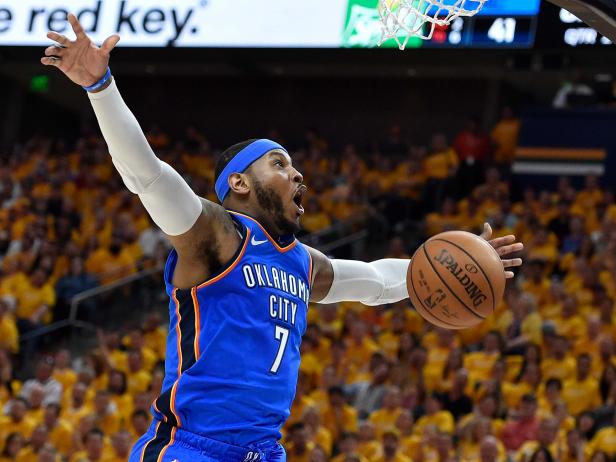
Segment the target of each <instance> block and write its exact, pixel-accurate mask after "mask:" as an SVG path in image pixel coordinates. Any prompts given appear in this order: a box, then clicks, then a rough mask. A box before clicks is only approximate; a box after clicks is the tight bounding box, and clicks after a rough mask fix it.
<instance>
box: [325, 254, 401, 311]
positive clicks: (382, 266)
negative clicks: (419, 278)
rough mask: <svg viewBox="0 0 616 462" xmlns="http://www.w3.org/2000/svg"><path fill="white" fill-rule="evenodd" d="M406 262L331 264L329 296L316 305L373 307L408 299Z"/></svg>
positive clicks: (337, 262) (385, 260)
mask: <svg viewBox="0 0 616 462" xmlns="http://www.w3.org/2000/svg"><path fill="white" fill-rule="evenodd" d="M410 262H411V261H410V260H403V259H396V258H387V259H384V260H377V261H373V262H372V263H365V262H363V261H354V260H331V263H332V267H333V269H334V280H333V282H332V286H331V287H330V289H329V293H328V294H327V295H326V296H325V298H324V299H323V300H321V301H320V302H319V303H324V304H325V303H337V302H342V301H350V302H361V303H363V304H364V305H370V306H376V305H384V304H386V303H395V302H399V301H400V300H404V299H405V298H408V296H409V293H408V291H407V288H406V272H407V270H408V267H409V263H410Z"/></svg>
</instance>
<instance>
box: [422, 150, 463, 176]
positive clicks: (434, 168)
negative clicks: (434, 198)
mask: <svg viewBox="0 0 616 462" xmlns="http://www.w3.org/2000/svg"><path fill="white" fill-rule="evenodd" d="M458 164H459V160H458V156H457V155H456V152H455V151H454V150H453V149H451V148H449V149H447V150H445V151H442V152H436V153H433V154H430V155H428V156H426V158H425V159H424V162H423V170H424V174H425V176H426V178H428V179H430V178H434V179H437V180H444V179H446V178H448V177H449V176H450V173H449V172H450V171H451V169H454V168H457V167H458Z"/></svg>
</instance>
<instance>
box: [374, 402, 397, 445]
mask: <svg viewBox="0 0 616 462" xmlns="http://www.w3.org/2000/svg"><path fill="white" fill-rule="evenodd" d="M402 411H403V410H402V409H401V408H397V409H386V408H381V409H379V410H377V411H374V412H373V413H372V414H371V415H370V417H369V418H368V420H369V421H370V422H372V423H373V424H374V428H375V430H376V434H377V437H378V438H380V437H381V436H382V435H383V432H384V431H385V430H387V429H388V428H391V427H395V426H396V420H397V419H398V417H399V416H400V414H401V413H402Z"/></svg>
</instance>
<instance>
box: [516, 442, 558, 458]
mask: <svg viewBox="0 0 616 462" xmlns="http://www.w3.org/2000/svg"><path fill="white" fill-rule="evenodd" d="M537 449H539V442H538V441H527V442H525V443H524V444H522V446H520V448H519V449H518V451H517V452H516V455H515V462H529V461H530V459H531V457H532V456H533V454H534V453H535V451H536V450H537ZM547 450H548V451H550V454H551V455H552V458H553V460H558V459H557V456H558V454H559V453H560V452H561V451H564V450H565V448H564V447H560V448H559V442H558V441H555V442H554V443H552V444H550V446H549V447H548V448H547Z"/></svg>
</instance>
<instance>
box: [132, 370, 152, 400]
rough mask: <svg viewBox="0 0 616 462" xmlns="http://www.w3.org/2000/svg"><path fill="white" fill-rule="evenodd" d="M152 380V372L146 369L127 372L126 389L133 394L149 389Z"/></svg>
mask: <svg viewBox="0 0 616 462" xmlns="http://www.w3.org/2000/svg"><path fill="white" fill-rule="evenodd" d="M151 381H152V374H150V373H149V372H148V371H146V370H145V369H141V370H139V371H137V372H134V373H130V372H128V373H127V374H126V391H127V392H128V393H131V394H135V393H141V392H142V391H147V390H148V387H149V386H150V382H151Z"/></svg>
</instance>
